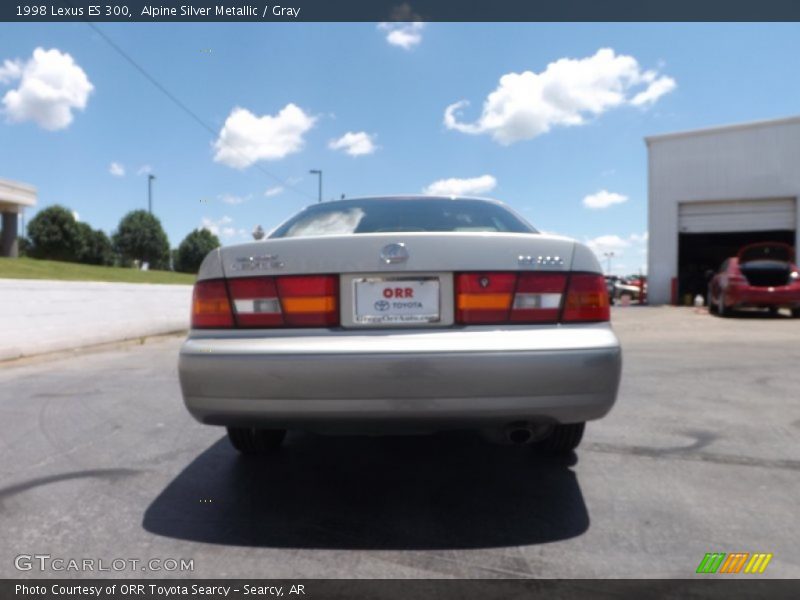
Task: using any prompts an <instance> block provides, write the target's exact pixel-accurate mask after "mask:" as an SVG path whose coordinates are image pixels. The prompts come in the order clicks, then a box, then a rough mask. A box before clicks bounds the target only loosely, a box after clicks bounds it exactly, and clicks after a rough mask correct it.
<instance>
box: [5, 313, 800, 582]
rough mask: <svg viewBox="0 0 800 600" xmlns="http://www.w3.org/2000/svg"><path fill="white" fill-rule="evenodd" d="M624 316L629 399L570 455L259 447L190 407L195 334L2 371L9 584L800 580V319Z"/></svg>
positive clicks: (384, 445) (431, 445) (410, 443)
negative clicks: (747, 568)
mask: <svg viewBox="0 0 800 600" xmlns="http://www.w3.org/2000/svg"><path fill="white" fill-rule="evenodd" d="M613 322H614V325H615V328H616V330H617V332H618V334H619V336H620V338H621V340H622V344H623V352H624V363H625V364H624V372H623V383H622V388H621V393H620V397H619V400H618V404H617V406H616V407H615V409H614V410H613V411H612V413H611V414H610V415H609V416H608V417H607V418H606V419H604V420H602V421H599V422H595V423H592V424H590V425H589V427H588V428H587V436H586V438H585V439H584V443H583V445H582V446H581V448H580V449H579V451H578V452H577V454H576V455H575V456H574V457H573V458H572V459H570V460H561V461H558V460H553V459H544V458H541V457H537V456H536V455H535V454H534V453H532V452H531V451H530V449H529V448H517V447H505V446H494V445H490V444H489V443H488V442H486V441H484V440H483V439H482V438H480V437H478V436H476V435H471V434H467V433H464V434H462V433H455V434H447V435H439V436H429V437H387V438H369V437H325V436H313V435H309V434H300V433H298V434H292V435H291V436H290V437H289V438H288V440H287V444H286V446H285V448H284V449H283V450H282V451H281V453H280V454H278V455H276V456H274V457H270V458H268V459H266V460H262V461H252V460H245V459H242V458H239V457H238V456H237V454H236V453H235V452H234V451H233V449H232V448H230V447H229V445H228V442H227V440H226V439H224V432H223V430H222V429H217V428H212V427H207V426H203V425H200V424H198V423H196V422H194V421H193V420H192V419H191V418H190V417H189V415H188V413H186V411H185V410H184V408H183V405H182V402H181V398H180V393H179V388H178V381H177V374H176V358H177V350H178V347H179V345H180V342H181V338H180V337H177V336H172V337H164V338H154V339H150V340H147V341H146V343H144V344H136V345H133V344H131V345H126V346H120V347H115V348H107V349H104V350H101V351H93V352H86V353H83V354H80V355H76V356H57V357H48V358H40V359H26V360H22V361H16V362H9V363H0V457H2V460H1V461H0V473H2V476H0V539H2V540H3V542H2V544H0V577H26V576H47V577H65V576H66V577H74V576H79V575H80V574H79V573H74V572H56V571H46V572H44V573H40V572H38V570H36V569H34V570H32V571H27V572H21V571H18V570H17V569H16V568H15V566H14V562H15V560H14V559H15V557H16V556H18V555H20V554H48V555H51V557H53V558H64V559H67V560H68V559H72V558H75V559H78V560H81V559H84V558H90V559H103V560H104V561H107V563H110V562H111V561H112V560H114V559H118V558H122V559H132V558H133V559H138V560H141V561H147V560H148V559H151V558H159V559H165V558H174V559H192V560H193V561H194V571H193V572H192V573H191V575H192V576H194V577H204V578H210V577H236V576H239V577H245V576H247V577H254V576H258V577H265V578H297V577H303V578H311V577H337V578H338V577H530V576H536V577H690V576H693V575H694V572H695V569H696V568H697V566H698V564H699V562H700V561H701V559H702V558H703V556H704V554H705V553H706V552H770V553H773V555H774V556H773V559H772V561H771V563H770V564H769V567H768V568H767V570H766V572H765V573H764V574H763V575H760V576H759V577H800V540H798V538H797V535H796V529H797V527H796V525H797V499H798V498H800V477H799V476H798V475H799V474H800V441H799V440H800V435H799V434H800V403H798V401H797V399H798V398H800V369H798V365H799V364H800V319H794V320H793V319H790V318H788V317H785V316H784V317H779V318H764V317H762V316H750V317H745V318H739V319H719V318H715V317H712V316H709V315H707V314H706V313H705V312H696V311H695V310H694V309H691V308H667V307H663V308H641V307H629V308H615V309H614V312H613ZM85 575H89V576H91V575H93V574H92V573H86V574H84V576H85ZM94 575H98V573H94ZM99 575H101V576H113V577H138V576H154V577H165V576H166V577H170V576H181V575H187V574H186V573H177V572H170V573H167V572H163V571H161V572H156V573H153V572H142V571H141V567H137V569H135V570H126V571H122V572H105V573H99ZM737 577H746V575H737Z"/></svg>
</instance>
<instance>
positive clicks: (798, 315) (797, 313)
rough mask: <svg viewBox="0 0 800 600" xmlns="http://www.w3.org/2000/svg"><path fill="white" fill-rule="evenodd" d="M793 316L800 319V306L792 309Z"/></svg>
mask: <svg viewBox="0 0 800 600" xmlns="http://www.w3.org/2000/svg"><path fill="white" fill-rule="evenodd" d="M792 317H794V318H795V319H800V308H793V309H792Z"/></svg>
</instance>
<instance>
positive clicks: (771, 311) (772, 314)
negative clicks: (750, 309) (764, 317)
mask: <svg viewBox="0 0 800 600" xmlns="http://www.w3.org/2000/svg"><path fill="white" fill-rule="evenodd" d="M767 311H768V312H769V316H770V317H777V316H778V307H777V306H770V307H769V308H767Z"/></svg>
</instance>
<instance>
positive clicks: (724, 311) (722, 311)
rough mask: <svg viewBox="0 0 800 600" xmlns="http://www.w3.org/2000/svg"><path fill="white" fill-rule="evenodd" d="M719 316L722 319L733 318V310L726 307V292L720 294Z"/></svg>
mask: <svg viewBox="0 0 800 600" xmlns="http://www.w3.org/2000/svg"><path fill="white" fill-rule="evenodd" d="M717 314H718V315H719V316H720V317H730V316H731V309H730V308H728V307H727V306H725V292H720V293H719V302H718V303H717Z"/></svg>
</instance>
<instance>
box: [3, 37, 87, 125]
mask: <svg viewBox="0 0 800 600" xmlns="http://www.w3.org/2000/svg"><path fill="white" fill-rule="evenodd" d="M12 81H19V85H18V86H17V88H16V89H13V90H9V91H8V92H6V93H5V95H4V96H3V99H2V103H3V113H4V114H5V115H6V117H7V118H8V119H9V120H10V121H12V122H23V121H33V122H34V123H36V124H37V125H39V126H40V127H42V128H44V129H48V130H51V131H55V130H57V129H64V128H66V127H68V126H69V124H70V123H72V119H73V111H74V110H83V109H84V108H86V104H87V102H88V100H89V94H91V93H92V90H93V89H94V86H93V85H92V83H91V82H90V81H89V78H88V77H87V76H86V73H85V72H84V70H83V69H81V68H80V67H79V66H78V65H77V64H76V63H75V61H74V60H73V58H72V56H70V55H69V54H66V53H62V52H60V51H59V50H56V49H55V48H54V49H52V50H44V49H43V48H36V49H35V50H34V51H33V56H32V57H31V58H30V59H28V60H27V61H25V62H24V63H23V62H22V61H19V60H17V61H9V60H6V61H4V62H3V66H2V67H0V83H10V82H12Z"/></svg>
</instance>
